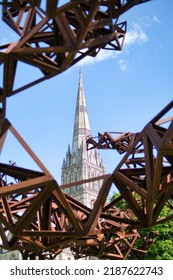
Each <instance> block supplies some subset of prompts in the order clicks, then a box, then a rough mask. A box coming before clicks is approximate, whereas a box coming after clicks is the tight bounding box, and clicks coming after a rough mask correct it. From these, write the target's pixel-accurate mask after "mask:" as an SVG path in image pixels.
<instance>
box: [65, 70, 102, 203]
mask: <svg viewBox="0 0 173 280" xmlns="http://www.w3.org/2000/svg"><path fill="white" fill-rule="evenodd" d="M88 135H91V131H90V123H89V117H88V111H87V106H86V100H85V94H84V88H83V81H82V73H81V71H80V74H79V85H78V94H77V100H76V111H75V119H74V130H73V139H72V148H70V145H69V146H68V150H67V153H66V158H65V159H64V160H63V164H62V173H61V180H62V184H67V183H71V182H75V181H80V180H84V179H89V178H92V177H96V176H100V175H103V174H105V166H104V163H103V161H102V160H101V159H100V155H99V152H98V150H97V149H95V150H89V151H87V149H86V138H87V136H88ZM101 182H102V181H101V180H100V181H95V182H91V183H87V184H86V183H85V184H83V185H80V186H76V187H75V186H74V187H70V188H66V189H64V191H65V192H66V193H68V194H69V195H71V196H73V197H74V198H75V199H77V200H78V201H80V202H82V203H83V204H85V205H86V206H88V207H90V208H92V207H93V203H94V201H95V199H96V197H97V195H98V192H99V190H100V187H101Z"/></svg>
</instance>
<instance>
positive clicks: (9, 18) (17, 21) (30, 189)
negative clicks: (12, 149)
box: [0, 0, 172, 259]
mask: <svg viewBox="0 0 173 280" xmlns="http://www.w3.org/2000/svg"><path fill="white" fill-rule="evenodd" d="M147 1H148V0H123V1H120V0H115V1H109V0H107V1H99V0H98V1H88V0H86V1H84V0H77V1H70V2H69V3H67V4H64V5H62V6H60V7H59V6H58V1H56V0H54V1H53V0H51V1H50V0H47V1H44V3H43V2H42V1H38V0H35V1H34V0H32V1H29V0H28V1H27V0H13V1H8V0H6V1H3V2H2V8H3V12H2V14H3V20H4V22H5V23H7V24H8V25H9V26H10V27H11V28H12V29H13V30H14V31H15V32H16V33H17V35H18V36H19V40H18V41H16V42H13V43H8V44H5V45H2V46H0V65H1V66H2V67H3V85H2V88H1V89H0V105H1V106H0V107H1V110H0V150H2V149H3V144H4V142H5V138H6V135H7V133H9V132H11V133H12V134H13V135H14V137H15V138H16V140H17V141H18V142H19V143H20V145H21V146H22V147H23V148H24V149H25V151H26V152H27V153H28V154H29V156H30V157H31V158H32V159H33V160H34V162H35V163H36V164H37V166H39V168H40V170H41V171H39V172H38V171H34V170H29V169H25V168H21V167H18V166H16V165H14V164H4V163H1V164H0V174H1V176H0V222H1V224H0V236H1V240H2V242H1V248H4V249H7V250H15V249H18V250H20V251H21V252H22V254H23V257H24V258H26V257H27V256H28V254H30V255H31V253H32V254H34V256H35V255H37V254H38V255H39V257H40V258H46V257H50V258H53V257H55V256H56V255H57V254H59V253H60V252H61V251H62V250H63V249H64V248H66V247H71V248H72V249H73V251H74V254H75V255H76V257H82V256H85V255H95V256H99V257H100V258H113V259H118V258H119V259H123V258H127V257H128V254H129V252H130V250H131V249H133V244H134V241H135V240H136V238H137V237H138V233H137V232H136V231H135V230H134V229H135V228H139V227H143V226H148V225H151V224H155V223H156V222H157V221H158V216H159V213H160V212H161V209H162V207H163V205H165V203H168V204H169V206H170V207H172V206H171V203H170V201H169V200H170V198H171V196H172V138H171V137H172V136H171V135H172V125H171V126H170V127H169V128H167V129H165V128H163V129H162V128H160V126H158V125H157V124H156V121H157V120H158V119H160V117H161V115H162V113H161V115H159V116H158V117H156V118H155V119H154V120H153V121H152V122H151V123H149V124H148V126H146V128H144V130H143V132H142V133H139V134H135V137H134V135H133V137H131V134H130V135H124V137H125V138H124V139H119V140H120V141H119V142H118V145H117V143H116V145H115V147H116V148H117V149H119V152H120V153H123V152H126V155H125V157H124V159H123V160H122V162H121V163H120V164H119V165H118V167H117V168H116V169H115V171H114V172H113V174H110V175H105V176H103V178H102V179H104V180H103V185H102V188H101V191H100V193H99V196H98V198H97V200H96V202H95V205H94V207H93V209H89V208H87V207H86V206H84V205H82V204H81V203H79V202H78V201H76V200H74V199H73V198H71V197H70V196H68V195H66V194H64V193H63V188H65V187H67V186H61V188H60V186H59V185H58V184H57V182H56V181H55V180H54V178H53V177H52V175H51V174H50V173H49V171H48V170H47V169H46V168H45V166H44V165H43V164H42V163H41V162H40V160H39V159H38V158H37V156H36V155H35V154H34V153H33V151H32V150H31V149H30V148H29V146H28V145H27V144H26V142H25V141H24V140H23V139H22V137H21V136H20V135H19V134H18V132H17V131H16V130H15V128H14V127H13V126H12V124H11V123H10V122H9V121H8V120H7V119H5V114H6V98H7V97H10V96H12V95H14V94H17V93H18V92H21V91H23V90H25V89H27V88H29V87H31V86H33V85H35V84H37V83H39V82H42V81H44V80H45V79H48V78H51V77H53V76H55V75H57V74H59V73H61V72H63V71H65V70H66V69H68V68H69V67H71V66H72V65H74V64H75V63H77V62H78V61H79V60H81V59H83V58H84V57H85V56H87V55H90V56H96V55H97V54H98V52H99V51H100V50H101V49H107V50H109V49H111V50H115V51H119V50H121V48H122V45H123V41H124V36H125V33H126V22H122V23H121V22H120V23H119V16H120V15H121V14H122V13H124V12H126V11H127V10H128V9H130V8H131V7H133V6H134V5H137V4H140V3H144V2H147ZM44 4H45V5H44ZM20 62H23V63H25V64H26V65H30V66H32V67H35V68H36V69H38V70H39V73H40V77H39V78H38V79H36V80H34V81H30V82H26V83H25V84H24V85H23V86H21V87H19V88H15V79H16V75H17V66H18V64H19V63H20ZM170 106H172V104H171V105H169V109H170ZM164 113H166V111H164ZM132 138H133V141H131V140H132ZM129 143H131V147H127V146H129ZM125 146H126V147H125ZM155 147H157V149H158V154H157V155H156V156H155V154H154V153H153V150H152V149H154V148H155ZM136 151H137V152H138V153H142V154H143V158H145V159H142V158H139V157H137V156H136ZM130 157H132V158H130ZM163 158H164V159H165V158H166V161H167V163H166V164H165V163H164V161H162V159H163ZM150 161H151V167H149V166H150V165H149V162H150ZM124 164H126V166H128V168H124ZM139 166H140V168H137V167H139ZM146 174H147V175H146ZM153 175H154V178H155V179H154V181H153V182H152V177H153ZM97 179H98V178H91V179H90V180H92V181H94V180H97ZM99 179H100V178H99ZM84 182H85V180H84V181H81V182H75V183H74V184H75V185H76V186H77V185H80V184H82V183H84ZM113 184H115V185H116V186H117V188H118V189H119V191H120V193H121V195H120V196H119V197H118V198H116V199H115V200H113V201H112V202H111V203H107V196H108V192H109V190H110V188H111V186H112V185H113ZM138 196H139V197H138ZM123 198H124V199H125V201H126V202H127V204H128V209H127V212H126V213H125V212H122V211H120V210H119V209H118V208H117V207H116V204H117V202H119V201H120V200H122V199H123Z"/></svg>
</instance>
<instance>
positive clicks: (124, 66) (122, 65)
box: [118, 59, 128, 72]
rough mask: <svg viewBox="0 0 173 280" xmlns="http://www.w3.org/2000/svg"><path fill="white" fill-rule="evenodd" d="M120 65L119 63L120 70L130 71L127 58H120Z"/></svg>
mask: <svg viewBox="0 0 173 280" xmlns="http://www.w3.org/2000/svg"><path fill="white" fill-rule="evenodd" d="M118 65H119V68H120V70H122V71H123V72H126V71H128V64H127V61H126V60H124V59H120V60H119V61H118Z"/></svg>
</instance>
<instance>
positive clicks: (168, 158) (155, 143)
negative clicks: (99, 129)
mask: <svg viewBox="0 0 173 280" xmlns="http://www.w3.org/2000/svg"><path fill="white" fill-rule="evenodd" d="M168 116H169V117H168ZM103 135H104V136H106V135H109V134H107V133H105V134H103ZM123 135H124V134H123ZM123 135H122V136H123ZM103 139H104V138H103ZM99 140H100V139H99ZM106 140H107V141H108V138H106ZM109 141H112V138H110V140H109ZM114 142H115V144H117V143H116V142H117V141H116V140H115V139H114ZM89 143H92V138H90V139H89ZM94 146H95V147H98V148H100V141H98V143H96V142H95V141H94ZM107 147H108V148H112V149H117V150H118V152H119V145H118V147H117V146H116V145H114V146H110V143H107ZM101 148H102V147H101ZM110 180H112V182H111V183H112V184H111V183H110V182H109V185H111V186H112V185H114V186H116V188H117V189H118V190H119V192H120V195H119V196H117V197H116V198H115V199H114V200H113V201H112V202H111V203H109V204H108V205H106V206H105V207H103V210H102V214H103V212H104V211H108V212H109V214H110V210H111V207H112V206H114V205H117V203H120V201H122V199H123V200H125V201H126V203H127V209H129V210H130V212H131V215H132V216H133V219H132V220H131V221H129V226H130V224H131V227H134V228H139V227H148V226H152V225H155V224H157V223H161V222H164V221H166V220H168V219H171V218H172V217H173V214H172V215H170V216H168V217H165V218H164V219H162V217H161V212H162V209H163V207H164V206H165V205H167V207H169V208H170V209H171V210H173V201H172V198H173V101H171V102H170V103H169V104H168V105H167V106H166V107H165V108H164V109H163V110H162V111H161V112H160V113H159V114H158V115H157V116H155V117H154V118H153V119H152V120H151V121H150V122H149V123H148V124H147V125H146V126H145V127H144V129H143V130H142V131H141V132H140V133H136V134H134V135H133V141H132V142H131V141H130V142H129V147H127V152H126V154H125V156H124V157H123V159H122V160H121V161H120V163H119V164H118V166H117V167H116V169H115V170H114V172H113V173H112V175H111V177H110ZM107 186H108V184H106V186H105V189H106V187H107ZM109 189H110V188H109ZM103 193H104V192H103ZM98 200H99V196H98ZM102 205H103V204H102ZM132 213H133V214H132ZM95 214H96V213H95ZM121 222H122V220H121ZM126 223H127V221H126Z"/></svg>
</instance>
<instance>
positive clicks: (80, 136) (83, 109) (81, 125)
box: [72, 70, 91, 153]
mask: <svg viewBox="0 0 173 280" xmlns="http://www.w3.org/2000/svg"><path fill="white" fill-rule="evenodd" d="M88 135H91V131H90V124H89V118H88V111H87V106H86V100H85V93H84V88H83V81H82V72H81V70H80V73H79V85H78V95H77V101H76V111H75V121H74V130H73V141H72V153H75V152H76V151H77V150H78V149H79V148H80V147H81V145H83V143H84V142H86V137H87V136H88Z"/></svg>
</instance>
